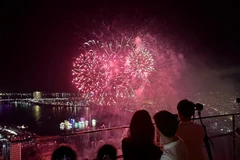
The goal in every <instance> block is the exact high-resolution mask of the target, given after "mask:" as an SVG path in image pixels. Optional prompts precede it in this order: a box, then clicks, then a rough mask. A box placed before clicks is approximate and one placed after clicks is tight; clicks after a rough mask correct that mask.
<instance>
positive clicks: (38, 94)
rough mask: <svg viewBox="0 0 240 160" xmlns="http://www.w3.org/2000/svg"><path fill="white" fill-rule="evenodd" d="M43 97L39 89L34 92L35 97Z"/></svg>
mask: <svg viewBox="0 0 240 160" xmlns="http://www.w3.org/2000/svg"><path fill="white" fill-rule="evenodd" d="M41 98H42V94H41V92H39V91H35V92H33V99H41Z"/></svg>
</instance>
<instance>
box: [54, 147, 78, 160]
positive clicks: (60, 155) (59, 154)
mask: <svg viewBox="0 0 240 160" xmlns="http://www.w3.org/2000/svg"><path fill="white" fill-rule="evenodd" d="M51 159H52V160H76V159H77V154H76V152H75V151H74V150H73V149H72V148H71V147H69V146H61V147H58V148H57V149H56V150H55V151H54V152H53V154H52V158H51Z"/></svg>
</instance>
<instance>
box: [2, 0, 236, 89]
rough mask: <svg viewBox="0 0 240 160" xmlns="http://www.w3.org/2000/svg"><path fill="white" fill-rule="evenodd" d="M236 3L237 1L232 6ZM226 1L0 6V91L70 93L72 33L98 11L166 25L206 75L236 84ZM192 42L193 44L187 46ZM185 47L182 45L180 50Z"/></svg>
mask: <svg viewBox="0 0 240 160" xmlns="http://www.w3.org/2000/svg"><path fill="white" fill-rule="evenodd" d="M236 2H237V1H236ZM236 2H235V3H233V2H231V1H225V2H222V1H212V2H209V1H208V2H207V1H206V2H205V1H200V0H194V1H190V0H189V1H185V2H184V3H183V2H182V1H181V2H178V3H177V2H173V1H172V2H171V1H169V2H168V3H166V2H164V3H163V2H161V3H160V2H156V1H150V0H149V1H146V2H144V1H141V0H138V1H131V2H128V1H113V0H112V1H109V2H108V1H101V0H99V1H97V2H96V1H92V0H89V1H82V0H78V1H67V0H64V1H63V0H62V1H61V0H59V1H51V2H48V1H37V0H32V1H24V0H22V1H19V0H15V1H14V0H12V1H9V0H4V1H3V3H2V4H3V5H2V6H3V9H1V17H2V16H3V17H2V18H1V31H0V37H1V47H0V53H1V55H0V59H1V62H0V71H1V72H0V73H1V76H0V77H1V78H0V91H4V92H32V91H34V90H40V91H44V92H75V91H76V90H75V87H74V86H73V85H72V83H71V81H72V76H71V67H72V60H73V57H76V56H77V55H78V54H79V53H78V47H79V37H78V36H77V34H76V33H81V32H83V31H85V29H86V28H87V27H88V26H87V25H88V23H89V19H94V18H96V17H97V15H98V14H99V13H100V12H102V11H104V12H106V13H108V14H109V15H107V16H106V17H104V18H106V19H110V18H112V17H114V16H116V15H118V14H120V13H125V14H128V15H132V14H133V13H134V14H136V15H141V16H142V17H145V18H154V19H156V20H157V21H158V22H159V23H161V21H167V22H168V24H169V26H170V28H171V29H172V30H173V32H176V33H179V34H180V35H184V36H185V38H184V39H186V40H185V43H189V46H193V45H192V43H194V44H196V45H195V48H194V49H193V51H196V52H191V53H183V54H184V56H185V57H186V59H188V60H189V61H192V62H194V58H195V57H205V58H204V60H205V59H208V60H207V61H205V64H206V65H207V67H208V68H210V69H216V70H223V71H224V72H228V70H234V69H235V68H236V70H237V71H235V72H234V73H232V72H231V73H229V74H230V75H227V76H232V78H235V79H237V80H239V77H240V76H239V73H240V71H239V68H240V63H239V61H240V54H239V51H240V38H239V37H240V30H239V28H240V24H239V19H240V17H239V15H240V13H239V12H240V6H239V5H238V4H237V3H236ZM193 39H194V42H193V41H192V40H193ZM186 45H188V44H186Z"/></svg>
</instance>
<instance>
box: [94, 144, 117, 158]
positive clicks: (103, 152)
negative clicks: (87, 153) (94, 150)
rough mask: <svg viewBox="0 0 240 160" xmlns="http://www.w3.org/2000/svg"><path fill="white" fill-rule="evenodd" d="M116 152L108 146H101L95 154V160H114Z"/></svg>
mask: <svg viewBox="0 0 240 160" xmlns="http://www.w3.org/2000/svg"><path fill="white" fill-rule="evenodd" d="M116 159H117V150H116V148H115V147H113V146H112V145H110V144H105V145H103V146H102V147H101V148H100V149H99V150H98V154H97V160H116Z"/></svg>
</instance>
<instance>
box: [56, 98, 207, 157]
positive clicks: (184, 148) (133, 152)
mask: <svg viewBox="0 0 240 160" xmlns="http://www.w3.org/2000/svg"><path fill="white" fill-rule="evenodd" d="M177 110H178V116H176V115H174V114H173V113H171V112H169V111H166V110H161V111H159V112H157V113H155V115H154V116H153V117H151V116H150V114H149V113H148V112H147V111H146V110H138V111H136V112H135V113H134V115H133V116H132V119H131V122H130V127H129V130H128V133H127V136H126V137H124V138H123V139H122V155H123V159H124V160H139V159H140V160H141V159H144V160H146V159H148V160H192V159H194V160H206V159H207V154H206V153H205V152H206V151H205V148H204V141H203V140H204V138H205V132H204V129H203V127H202V126H201V125H199V124H196V123H194V122H193V121H192V117H193V115H194V112H195V104H194V103H193V102H191V101H189V100H181V101H180V102H179V103H178V105H177ZM177 117H178V118H177ZM153 122H155V124H156V125H155V126H154V124H153ZM155 134H157V137H158V135H159V136H160V137H161V142H160V144H156V143H155V137H156V135H155ZM76 158H77V156H76V153H75V152H74V151H73V150H72V149H71V148H69V147H66V146H61V147H59V148H57V149H56V150H55V151H54V152H53V154H52V160H57V159H66V160H75V159H76ZM96 159H97V160H115V159H117V149H116V148H115V147H113V146H112V145H109V144H105V145H102V147H100V149H99V150H98V154H97V157H96Z"/></svg>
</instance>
